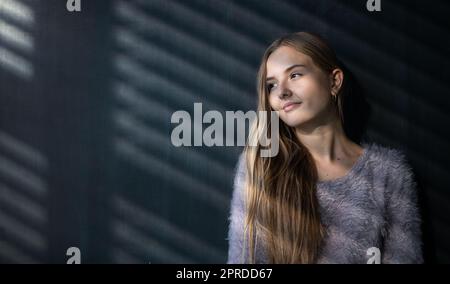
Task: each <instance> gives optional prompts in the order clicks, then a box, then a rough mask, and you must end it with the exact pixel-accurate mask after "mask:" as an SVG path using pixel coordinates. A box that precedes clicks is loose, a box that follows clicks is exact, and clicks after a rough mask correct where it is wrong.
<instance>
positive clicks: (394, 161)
mask: <svg viewBox="0 0 450 284" xmlns="http://www.w3.org/2000/svg"><path fill="white" fill-rule="evenodd" d="M364 145H365V147H366V148H367V149H368V150H369V159H370V161H371V162H372V163H374V164H376V166H377V168H378V169H379V170H382V171H383V172H386V173H400V172H405V173H406V172H408V171H410V170H411V166H410V163H409V161H408V157H407V155H406V152H405V150H404V149H400V148H392V147H389V146H385V145H381V144H379V143H375V142H372V143H364Z"/></svg>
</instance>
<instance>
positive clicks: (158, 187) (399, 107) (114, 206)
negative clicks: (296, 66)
mask: <svg viewBox="0 0 450 284" xmlns="http://www.w3.org/2000/svg"><path fill="white" fill-rule="evenodd" d="M394 2H395V3H394ZM81 5H82V6H81V7H82V11H81V12H78V13H77V12H74V13H69V12H68V11H67V10H66V1H65V0H51V1H48V0H45V1H44V0H33V1H31V0H0V262H2V263H10V262H18V263H34V262H38V263H40V262H52V263H65V262H66V260H67V258H68V256H66V250H67V248H69V247H72V246H75V247H79V248H80V250H81V262H82V263H92V262H94V263H97V262H101V263H149V262H151V263H199V262H200V263H224V262H225V261H226V254H227V240H226V237H227V236H226V234H227V230H228V219H227V218H228V214H229V213H228V210H229V202H230V197H231V190H232V179H233V171H234V167H235V164H236V161H237V157H238V155H239V153H240V151H242V148H241V147H212V148H209V147H181V148H176V147H174V146H172V144H171V142H170V133H171V130H172V129H173V128H174V125H172V124H171V123H170V116H171V114H172V113H173V112H174V111H176V110H181V109H182V110H186V111H188V112H190V113H193V103H194V102H202V103H203V111H204V112H206V111H207V110H218V111H220V112H221V113H224V112H225V111H226V110H230V111H237V110H243V111H247V110H251V109H254V107H255V102H256V101H255V100H256V94H255V75H256V70H257V67H258V64H259V60H260V57H261V55H262V53H263V51H264V49H265V47H266V46H268V44H269V43H270V42H271V41H272V40H274V39H275V38H277V37H279V36H281V35H282V34H285V33H289V32H294V31H301V30H306V31H313V32H317V33H320V34H321V35H323V36H324V37H325V38H327V39H328V40H329V41H330V43H331V44H332V46H333V47H334V48H335V49H336V51H337V54H338V56H339V57H340V59H341V60H342V61H343V62H345V63H346V64H347V65H348V67H349V68H350V70H351V71H352V72H353V73H354V75H355V76H356V77H357V78H358V79H359V81H360V83H361V85H362V86H363V88H364V89H365V91H366V92H365V96H366V98H367V101H368V102H369V104H370V107H371V111H370V114H371V115H370V118H369V121H368V127H367V132H366V135H365V139H369V140H373V141H376V142H379V143H382V144H384V145H386V146H390V147H396V148H400V149H402V150H404V151H405V152H406V153H407V155H408V157H409V159H410V161H411V164H412V166H413V168H414V171H415V173H416V176H417V180H418V182H419V186H420V190H421V207H422V211H423V212H422V214H423V218H424V228H423V229H424V240H425V252H426V260H427V261H428V262H446V263H449V262H450V242H449V240H450V209H449V208H450V206H449V205H450V170H449V166H448V163H449V162H450V159H449V156H450V147H449V142H450V135H449V122H450V119H449V111H448V110H449V109H450V99H449V95H450V92H449V90H450V85H449V81H450V76H449V73H450V72H449V68H450V64H449V63H450V59H449V57H448V52H449V50H450V32H449V31H450V29H449V28H450V27H449V22H448V21H447V18H448V14H449V12H450V4H449V3H447V2H446V1H444V0H438V1H406V0H402V1H387V0H382V11H381V12H375V13H370V12H368V11H367V10H366V1H365V0H361V1H316V0H308V1H307V0H296V1H294V0H292V1H288V0H286V1H276V0H263V1H261V0H259V1H256V0H239V1H238V0H209V1H207V0H112V1H97V0H96V1H92V0H91V1H87V0H82V1H81Z"/></svg>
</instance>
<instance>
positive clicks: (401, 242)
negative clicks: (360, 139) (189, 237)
mask: <svg viewBox="0 0 450 284" xmlns="http://www.w3.org/2000/svg"><path fill="white" fill-rule="evenodd" d="M361 146H362V147H363V148H364V152H363V154H362V155H361V156H360V157H359V159H358V160H357V162H356V163H355V164H354V165H353V167H352V168H351V170H350V171H349V172H348V173H347V174H346V175H345V176H343V177H340V178H338V179H335V180H331V181H323V182H318V183H317V196H318V200H319V205H320V213H321V219H322V224H323V225H324V227H325V228H326V232H327V233H326V236H325V239H324V242H323V245H322V248H321V252H320V254H319V257H318V260H317V262H318V263H367V262H368V260H369V259H370V258H372V256H373V255H368V249H369V248H372V247H375V248H378V249H379V251H380V252H381V255H380V258H379V259H380V260H381V263H422V262H423V258H422V243H421V230H420V224H421V220H420V214H419V210H418V207H417V192H416V191H417V184H416V182H415V180H414V176H413V173H412V170H411V168H410V166H409V163H408V162H407V160H406V157H405V155H404V154H403V152H402V151H400V150H397V149H391V148H387V147H384V146H381V145H378V144H375V143H362V145H361ZM244 167H245V163H244V158H243V155H241V157H240V159H239V162H238V166H237V169H236V175H235V180H234V190H233V197H232V201H231V210H230V211H231V213H230V217H229V221H230V223H229V231H228V238H227V239H228V242H229V250H228V261H227V263H229V264H231V263H248V253H247V251H246V250H244V251H245V252H244V254H241V252H242V248H243V246H244V244H243V229H244V222H245V216H246V208H245V203H244V201H245V200H244V195H243V190H244V182H245V174H246V169H244ZM258 242H259V243H258ZM255 256H256V262H257V263H268V262H269V261H268V257H267V256H266V254H265V251H264V246H263V244H262V243H261V240H260V238H257V239H256V254H255Z"/></svg>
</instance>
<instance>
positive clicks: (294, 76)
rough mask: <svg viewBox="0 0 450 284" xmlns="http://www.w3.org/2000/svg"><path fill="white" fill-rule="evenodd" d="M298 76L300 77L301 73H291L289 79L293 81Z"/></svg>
mask: <svg viewBox="0 0 450 284" xmlns="http://www.w3.org/2000/svg"><path fill="white" fill-rule="evenodd" d="M300 76H302V74H301V73H298V72H296V73H292V74H291V79H294V78H297V77H300Z"/></svg>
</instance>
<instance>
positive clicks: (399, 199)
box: [381, 150, 423, 263]
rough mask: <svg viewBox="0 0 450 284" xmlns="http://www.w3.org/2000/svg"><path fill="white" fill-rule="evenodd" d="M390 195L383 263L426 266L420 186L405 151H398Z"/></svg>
mask: <svg viewBox="0 0 450 284" xmlns="http://www.w3.org/2000/svg"><path fill="white" fill-rule="evenodd" d="M390 156H391V158H392V159H393V164H392V169H391V171H390V177H391V178H390V181H389V183H388V187H387V192H386V196H385V197H386V227H385V232H384V242H383V252H382V261H381V262H382V263H423V258H422V243H421V228H420V225H421V218H420V214H419V208H418V200H417V190H418V188H417V184H416V182H415V180H414V175H413V172H412V170H411V168H410V166H409V164H408V162H407V161H406V159H405V156H404V154H403V152H400V151H397V150H394V151H393V153H392V154H391V155H390Z"/></svg>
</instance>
